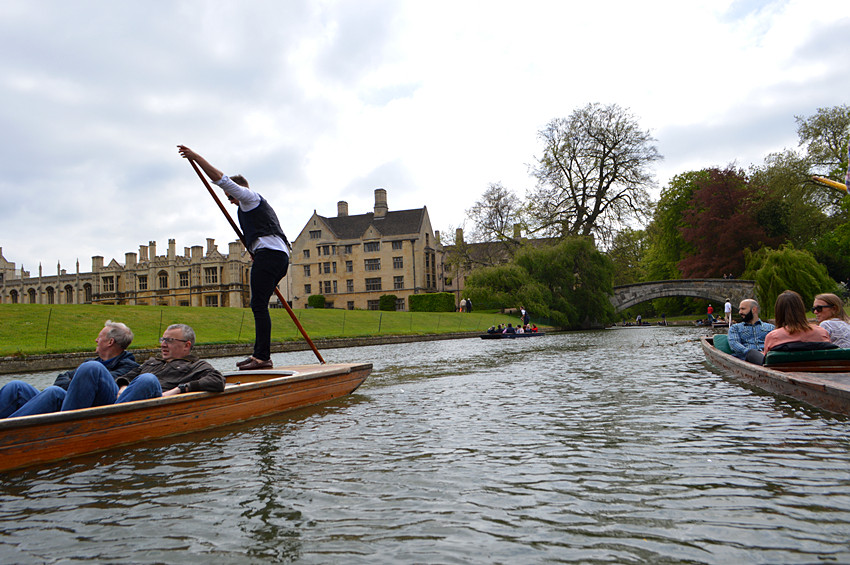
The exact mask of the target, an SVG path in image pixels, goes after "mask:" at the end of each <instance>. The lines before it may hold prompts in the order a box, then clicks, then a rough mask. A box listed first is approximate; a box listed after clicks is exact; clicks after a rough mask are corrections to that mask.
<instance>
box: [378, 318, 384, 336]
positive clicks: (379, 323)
mask: <svg viewBox="0 0 850 565" xmlns="http://www.w3.org/2000/svg"><path fill="white" fill-rule="evenodd" d="M383 319H384V313H383V312H381V313H380V314H378V335H381V321H382V320H383Z"/></svg>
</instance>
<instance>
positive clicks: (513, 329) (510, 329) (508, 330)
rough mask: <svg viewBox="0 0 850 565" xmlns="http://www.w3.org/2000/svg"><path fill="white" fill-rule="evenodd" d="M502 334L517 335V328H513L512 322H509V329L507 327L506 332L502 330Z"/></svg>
mask: <svg viewBox="0 0 850 565" xmlns="http://www.w3.org/2000/svg"><path fill="white" fill-rule="evenodd" d="M502 333H503V334H515V333H516V328H515V327H513V326H512V325H511V324H510V322H509V323H508V325H507V327H506V328H505V329H504V330H502Z"/></svg>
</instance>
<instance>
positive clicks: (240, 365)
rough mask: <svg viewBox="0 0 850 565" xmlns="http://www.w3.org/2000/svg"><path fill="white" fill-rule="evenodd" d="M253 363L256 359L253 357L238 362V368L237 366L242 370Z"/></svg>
mask: <svg viewBox="0 0 850 565" xmlns="http://www.w3.org/2000/svg"><path fill="white" fill-rule="evenodd" d="M253 361H254V358H253V357H248V358H247V359H243V360H242V361H238V362H237V363H236V366H237V367H239V368H240V369H241V368H242V367H244V366H245V365H247V364H248V363H252V362H253Z"/></svg>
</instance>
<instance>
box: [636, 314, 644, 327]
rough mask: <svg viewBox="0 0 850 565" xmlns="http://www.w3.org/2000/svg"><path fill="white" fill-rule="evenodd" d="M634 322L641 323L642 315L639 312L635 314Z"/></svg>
mask: <svg viewBox="0 0 850 565" xmlns="http://www.w3.org/2000/svg"><path fill="white" fill-rule="evenodd" d="M635 323H636V324H637V325H641V324H642V323H643V316H641V315H640V314H638V315H637V318H635Z"/></svg>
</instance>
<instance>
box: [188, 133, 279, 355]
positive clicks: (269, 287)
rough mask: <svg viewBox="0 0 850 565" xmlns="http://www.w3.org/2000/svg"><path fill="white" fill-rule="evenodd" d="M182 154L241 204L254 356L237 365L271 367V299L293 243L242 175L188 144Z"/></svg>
mask: <svg viewBox="0 0 850 565" xmlns="http://www.w3.org/2000/svg"><path fill="white" fill-rule="evenodd" d="M177 148H178V151H179V152H180V155H182V156H183V157H185V158H186V159H190V160H192V161H195V162H196V163H197V164H198V165H199V166H200V167H201V169H203V170H204V172H205V173H206V174H207V176H208V177H209V178H210V180H211V181H213V182H214V183H215V184H217V185H218V186H220V187H221V188H222V189H223V190H224V192H225V194H227V198H228V200H230V202H231V203H232V204H237V205H238V206H239V211H238V217H239V225H240V226H241V227H242V232H243V234H244V236H245V245H246V247H247V248H248V251H249V252H250V253H251V255H252V257H253V259H254V263H253V265H252V266H251V312H253V314H254V330H255V332H254V333H255V338H254V352H253V354H252V355H251V357H249V358H247V359H245V360H243V361H240V362H238V363H237V364H236V366H237V367H238V368H239V369H242V370H251V369H271V368H273V367H274V364H273V363H272V361H271V335H272V320H271V316H270V315H269V300H270V299H271V297H272V294H274V291H275V288H277V284H278V283H279V282H280V280H281V279H282V278H283V277H284V276H285V275H286V271H287V269H288V268H289V251H290V249H291V246H290V245H289V241H287V239H286V235H285V234H284V233H283V229H282V228H281V227H280V222H279V221H278V219H277V214H275V212H274V210H273V209H272V207H271V206H270V205H269V203H268V201H266V199H265V198H263V197H262V196H260V195H259V194H258V193H256V192H254V191H253V190H251V189H250V188H248V181H247V180H245V177H243V176H241V175H234V176H233V178H232V179H231V178H229V177H227V176H226V175H224V174H223V173H222V172H221V171H219V170H218V169H216V168H215V167H213V166H212V165H210V164H209V162H207V160H206V159H204V158H203V157H201V156H200V155H198V154H197V153H196V152H194V151H192V150H191V149H189V148H188V147H186V146H185V145H178V146H177Z"/></svg>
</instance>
